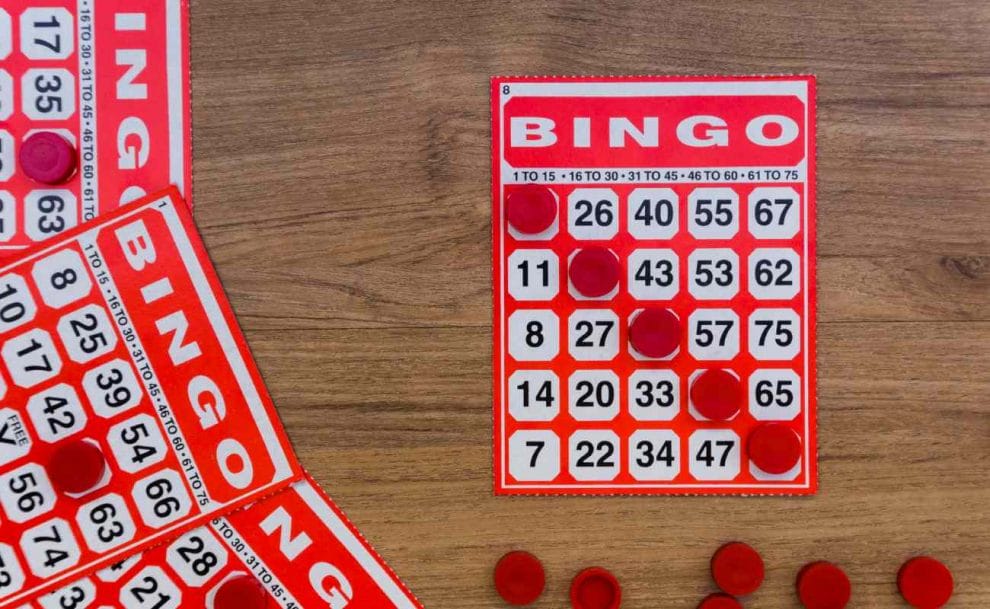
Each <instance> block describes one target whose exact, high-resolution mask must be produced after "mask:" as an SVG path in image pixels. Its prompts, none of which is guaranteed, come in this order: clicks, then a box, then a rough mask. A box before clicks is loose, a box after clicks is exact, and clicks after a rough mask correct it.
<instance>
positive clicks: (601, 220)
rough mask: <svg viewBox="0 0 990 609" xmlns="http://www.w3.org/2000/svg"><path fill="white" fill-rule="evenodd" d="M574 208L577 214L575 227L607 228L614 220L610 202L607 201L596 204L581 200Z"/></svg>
mask: <svg viewBox="0 0 990 609" xmlns="http://www.w3.org/2000/svg"><path fill="white" fill-rule="evenodd" d="M574 207H575V209H576V210H577V212H578V216H577V218H576V219H575V220H574V225H575V226H608V225H610V224H612V220H614V219H615V213H614V212H613V211H612V202H611V201H609V200H607V199H603V200H601V201H598V202H597V203H592V202H591V201H588V200H587V199H582V200H580V201H578V202H577V203H575V204H574Z"/></svg>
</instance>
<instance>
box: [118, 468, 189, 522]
mask: <svg viewBox="0 0 990 609" xmlns="http://www.w3.org/2000/svg"><path fill="white" fill-rule="evenodd" d="M131 494H132V496H133V498H134V502H135V503H136V504H137V508H138V513H140V514H141V519H142V520H144V522H145V524H147V525H148V526H150V527H153V528H156V529H159V528H161V527H163V526H165V525H167V524H168V523H170V522H175V521H176V520H178V519H179V518H182V517H183V516H185V515H186V514H188V513H189V510H190V509H191V508H192V501H191V500H190V498H189V493H187V492H186V487H185V483H184V482H183V480H182V476H180V475H179V473H178V472H176V471H175V470H171V469H166V470H162V471H160V472H157V473H155V474H153V475H151V476H148V477H147V478H144V479H143V480H140V481H138V482H137V483H136V484H135V485H134V489H133V491H132V492H131Z"/></svg>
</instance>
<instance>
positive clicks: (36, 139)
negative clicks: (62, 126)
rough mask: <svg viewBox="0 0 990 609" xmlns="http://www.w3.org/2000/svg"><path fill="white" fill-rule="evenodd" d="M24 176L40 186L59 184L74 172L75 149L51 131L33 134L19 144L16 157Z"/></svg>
mask: <svg viewBox="0 0 990 609" xmlns="http://www.w3.org/2000/svg"><path fill="white" fill-rule="evenodd" d="M17 158H18V161H19V162H20V164H21V169H22V170H23V171H24V174H25V175H26V176H27V177H29V178H31V179H32V180H34V181H35V182H41V183H42V184H61V183H63V182H65V181H66V180H68V179H69V178H70V177H72V174H73V173H75V171H76V161H77V157H76V149H75V148H73V147H72V144H70V143H69V141H68V140H66V139H65V138H64V137H62V136H61V135H59V134H57V133H53V132H51V131H39V132H37V133H33V134H31V135H30V136H28V137H27V139H25V140H24V142H23V143H22V144H21V151H20V152H19V153H18V155H17Z"/></svg>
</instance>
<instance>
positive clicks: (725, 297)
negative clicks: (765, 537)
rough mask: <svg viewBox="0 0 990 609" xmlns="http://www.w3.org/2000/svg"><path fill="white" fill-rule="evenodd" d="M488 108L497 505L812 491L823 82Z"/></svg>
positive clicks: (516, 88) (551, 89)
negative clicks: (531, 496)
mask: <svg viewBox="0 0 990 609" xmlns="http://www.w3.org/2000/svg"><path fill="white" fill-rule="evenodd" d="M491 96H492V97H491V101H492V174H493V183H492V226H493V239H492V268H493V284H494V327H495V330H494V332H493V335H494V351H493V354H494V357H493V359H494V362H493V364H494V365H493V369H494V388H493V394H494V421H495V423H494V475H495V491H496V493H499V494H519V493H544V494H584V493H593V494H623V493H637V494H812V493H814V492H815V490H816V486H817V482H816V480H817V475H816V469H817V464H816V458H817V455H816V440H815V80H814V78H813V77H811V76H780V77H613V78H558V77H550V78H532V77H518V78H515V77H499V78H495V79H493V81H492V91H491Z"/></svg>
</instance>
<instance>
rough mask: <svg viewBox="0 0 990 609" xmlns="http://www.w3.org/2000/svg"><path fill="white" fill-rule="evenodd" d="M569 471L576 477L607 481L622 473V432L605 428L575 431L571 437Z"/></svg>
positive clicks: (578, 478) (568, 453) (568, 458)
mask: <svg viewBox="0 0 990 609" xmlns="http://www.w3.org/2000/svg"><path fill="white" fill-rule="evenodd" d="M567 455H568V457H567V460H568V471H569V472H570V473H571V475H572V476H574V479H575V480H582V481H584V480H587V481H598V482H604V481H608V480H613V479H614V478H615V477H616V476H618V475H619V464H620V463H621V462H622V455H621V448H620V446H619V436H617V435H615V433H614V432H611V431H608V430H605V429H588V430H580V431H575V432H574V433H573V434H571V437H570V438H569V439H568V441H567Z"/></svg>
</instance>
